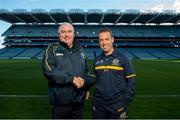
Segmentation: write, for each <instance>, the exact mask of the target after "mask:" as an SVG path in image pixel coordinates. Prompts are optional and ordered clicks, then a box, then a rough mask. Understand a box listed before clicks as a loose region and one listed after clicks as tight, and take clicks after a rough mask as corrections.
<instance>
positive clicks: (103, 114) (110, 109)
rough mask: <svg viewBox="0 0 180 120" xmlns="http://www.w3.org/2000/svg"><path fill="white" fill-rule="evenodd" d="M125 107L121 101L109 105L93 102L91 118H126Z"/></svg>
mask: <svg viewBox="0 0 180 120" xmlns="http://www.w3.org/2000/svg"><path fill="white" fill-rule="evenodd" d="M126 112H127V109H126V107H125V105H124V103H123V102H120V101H119V102H117V103H113V104H109V105H103V104H97V103H93V108H92V119H126V118H127V114H126Z"/></svg>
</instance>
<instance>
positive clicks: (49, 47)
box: [46, 46, 51, 71]
mask: <svg viewBox="0 0 180 120" xmlns="http://www.w3.org/2000/svg"><path fill="white" fill-rule="evenodd" d="M49 48H50V46H48V48H47V49H46V65H47V67H48V69H49V70H50V71H51V67H50V66H49V63H48V50H49Z"/></svg>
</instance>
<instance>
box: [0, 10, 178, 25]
mask: <svg viewBox="0 0 180 120" xmlns="http://www.w3.org/2000/svg"><path fill="white" fill-rule="evenodd" d="M0 20H3V21H6V22H8V23H55V24H56V23H62V22H71V23H77V24H79V23H80V24H81V23H82V24H89V23H97V24H104V23H111V24H121V23H127V24H134V23H135V24H136V23H140V24H151V23H153V24H162V23H172V24H178V23H180V13H176V12H175V11H174V10H164V11H163V12H152V11H146V12H141V11H140V10H136V9H129V10H126V11H125V12H122V11H121V10H119V9H108V10H106V11H102V10H101V9H89V10H88V11H84V10H82V9H70V10H68V11H65V10H64V9H51V10H50V11H46V10H44V9H32V10H31V11H27V10H26V9H14V10H12V11H9V10H7V9H0Z"/></svg>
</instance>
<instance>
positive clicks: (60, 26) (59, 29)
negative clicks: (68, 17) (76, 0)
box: [58, 22, 74, 33]
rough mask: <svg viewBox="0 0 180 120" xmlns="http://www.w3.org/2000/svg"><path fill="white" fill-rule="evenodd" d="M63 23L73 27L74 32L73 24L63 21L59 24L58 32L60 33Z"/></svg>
mask: <svg viewBox="0 0 180 120" xmlns="http://www.w3.org/2000/svg"><path fill="white" fill-rule="evenodd" d="M64 25H70V26H71V27H72V28H73V32H74V27H73V25H72V24H71V23H68V22H63V23H62V24H61V25H59V28H58V33H60V31H61V28H62V27H63V26H64Z"/></svg>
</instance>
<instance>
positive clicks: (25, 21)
mask: <svg viewBox="0 0 180 120" xmlns="http://www.w3.org/2000/svg"><path fill="white" fill-rule="evenodd" d="M11 14H12V15H13V16H14V17H15V18H16V19H18V20H20V21H21V22H24V23H26V21H24V20H23V19H21V18H19V17H17V16H16V15H14V14H13V13H11Z"/></svg>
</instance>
